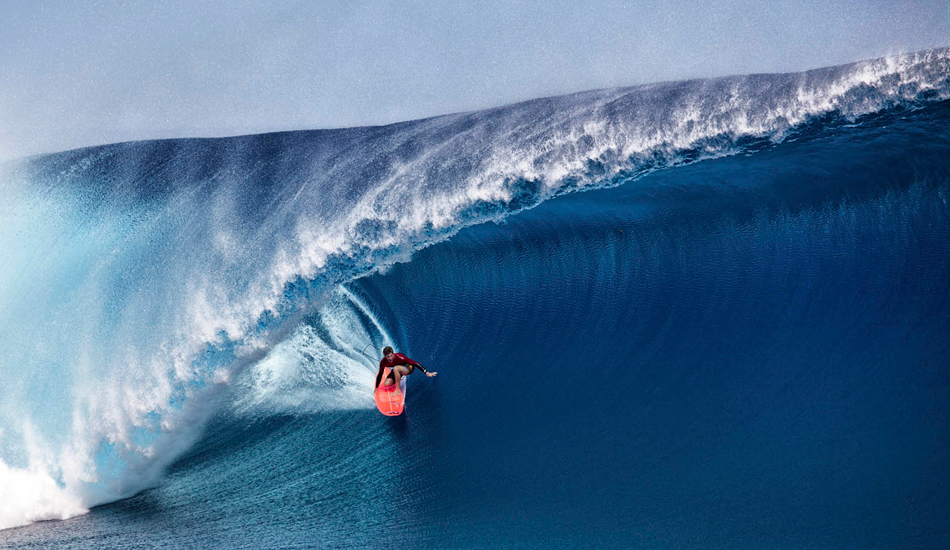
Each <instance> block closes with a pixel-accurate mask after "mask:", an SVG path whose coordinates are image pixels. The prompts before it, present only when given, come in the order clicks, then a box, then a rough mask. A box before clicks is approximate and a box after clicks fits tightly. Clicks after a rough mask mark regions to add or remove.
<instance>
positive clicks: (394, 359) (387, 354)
mask: <svg viewBox="0 0 950 550" xmlns="http://www.w3.org/2000/svg"><path fill="white" fill-rule="evenodd" d="M386 367H390V368H392V369H393V370H392V372H390V373H389V376H387V377H386V380H384V381H383V385H385V386H391V385H393V384H395V385H396V393H397V394H398V393H400V392H399V380H401V379H402V377H403V376H409V375H410V374H412V373H413V371H415V370H416V368H417V367H418V368H419V370H421V371H422V372H424V373H426V376H428V377H429V378H432V377H434V376H435V375H436V374H438V373H437V372H435V371H432V372H429V371H427V370H426V369H425V367H423V366H422V365H421V364H420V363H419V362H418V361H413V360H412V359H410V358H408V357H406V356H405V355H403V354H401V353H395V352H393V348H392V346H386V347H385V348H383V358H382V359H380V360H379V372H377V373H376V386H374V387H375V388H376V390H378V389H379V380H380V379H381V378H382V377H383V372H384V371H385V370H386ZM376 390H373V392H374V393H375V391H376Z"/></svg>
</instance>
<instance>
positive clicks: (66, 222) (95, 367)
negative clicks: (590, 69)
mask: <svg viewBox="0 0 950 550" xmlns="http://www.w3.org/2000/svg"><path fill="white" fill-rule="evenodd" d="M948 101H950V50H948V49H936V50H930V51H925V52H918V53H912V54H904V55H896V56H891V57H886V58H881V59H875V60H870V61H864V62H859V63H853V64H848V65H842V66H837V67H828V68H822V69H816V70H812V71H806V72H801V73H788V74H769V75H746V76H734V77H725V78H715V79H702V80H691V81H684V82H669V83H659V84H650V85H644V86H636V87H630V88H618V89H607V90H596V91H590V92H584V93H578V94H573V95H568V96H561V97H551V98H543V99H536V100H532V101H527V102H524V103H519V104H515V105H509V106H505V107H500V108H495V109H489V110H484V111H478V112H470V113H459V114H452V115H445V116H439V117H434V118H429V119H424V120H417V121H410V122H404V123H398V124H392V125H388V126H380V127H362V128H348V129H338V130H312V131H295V132H278V133H269V134H262V135H251V136H241V137H232V138H216V139H174V140H154V141H142V142H130V143H120V144H113V145H104V146H98V147H90V148H84V149H78V150H73V151H66V152H62V153H56V154H50V155H42V156H36V157H31V158H27V159H21V160H17V161H13V162H8V163H6V164H4V165H2V166H0V311H3V312H4V316H3V319H2V320H0V387H2V391H0V529H6V530H5V531H0V541H6V542H8V543H10V544H13V545H14V546H17V545H23V547H29V546H30V545H40V544H41V543H42V544H51V545H53V546H57V545H60V546H65V545H68V544H74V545H75V547H97V546H100V545H102V544H110V545H118V546H124V545H131V544H134V543H143V544H153V545H154V546H156V547H188V546H189V545H192V544H194V543H195V541H198V540H201V541H203V543H204V544H206V545H210V547H222V548H225V547H227V548H235V547H255V548H257V547H353V548H361V547H375V546H379V545H380V541H384V540H389V541H390V542H391V539H389V538H387V537H389V536H390V535H388V534H387V533H391V532H392V531H393V530H394V527H393V526H392V524H391V523H390V519H391V517H390V513H391V512H390V510H389V509H388V508H387V507H386V506H382V505H380V504H379V503H380V501H386V502H390V503H397V504H396V505H393V507H397V506H398V507H405V508H407V512H406V513H405V514H404V516H403V517H404V519H405V522H406V523H405V526H404V529H403V530H401V531H400V530H396V531H397V533H400V534H399V535H398V537H401V538H398V539H397V540H396V543H397V545H401V546H403V547H432V546H443V547H444V546H450V547H465V548H479V547H536V546H538V545H543V544H552V543H555V544H556V543H562V544H567V545H571V544H573V545H575V546H579V547H585V546H590V547H637V546H642V547H650V548H652V547H671V546H672V547H697V548H698V547H707V548H708V547H733V548H734V547H740V546H746V545H747V546H748V547H752V548H761V547H829V546H832V547H864V548H867V547H877V546H880V547H895V545H896V546H902V545H907V546H908V547H940V546H941V545H942V544H943V543H946V542H948V541H950V528H948V526H947V525H946V523H945V521H944V522H943V523H941V520H940V518H944V520H945V518H946V517H947V516H946V514H947V513H948V512H950V499H948V497H947V496H946V495H947V494H950V492H947V491H944V490H943V489H946V488H948V483H947V481H946V479H945V478H943V476H941V472H944V471H946V470H945V468H947V467H950V443H948V442H950V377H948V374H947V365H950V344H948V338H947V336H946V335H947V334H950V332H948V331H947V329H950V244H948V243H950V223H948V221H950V206H948V202H947V200H948V197H950V177H948V174H950V161H948V160H947V159H950V151H948V149H950V145H948V144H950V125H948V121H950V103H948ZM384 345H393V346H395V347H396V348H397V350H400V351H404V352H407V353H408V354H409V355H410V356H413V357H416V358H417V359H419V360H420V361H422V362H423V363H424V364H426V365H427V366H429V367H432V368H434V369H435V370H439V371H440V377H439V379H438V382H431V383H430V382H429V381H428V380H426V379H421V380H420V379H410V381H409V384H410V390H409V397H410V399H409V401H408V403H407V410H408V411H409V412H408V413H407V416H408V418H402V419H398V420H397V421H395V422H399V423H393V422H394V421H391V420H390V419H385V418H383V417H381V416H380V415H379V414H378V413H376V411H375V410H374V408H373V401H372V384H373V380H374V378H375V372H376V362H377V361H378V359H379V356H378V354H379V350H380V349H381V348H382V346H384ZM413 378H414V377H413ZM476 396H481V397H480V398H476ZM301 453H307V454H306V455H305V458H304V457H303V456H302V455H301ZM902 503H903V504H902ZM908 503H909V504H908ZM103 505H105V506H103ZM902 505H903V506H908V507H910V509H911V510H912V512H913V513H907V514H906V516H905V514H904V513H903V512H898V511H897V509H898V507H899V506H902ZM96 507H99V508H96ZM90 510H91V512H90ZM911 516H912V517H911ZM45 520H68V521H56V522H47V521H45ZM37 522H39V523H37ZM173 526H177V527H174V528H173ZM182 526H184V527H182ZM252 526H253V527H252ZM14 528H17V529H14ZM172 530H176V533H177V535H175V536H177V537H180V538H174V537H171V536H170V534H169V533H170V532H171V531H172ZM71 537H72V538H71ZM75 537H78V538H76V539H75V540H74V538H75ZM70 541H72V542H70ZM77 541H78V542H77ZM104 541H109V542H104ZM143 541H146V542H143ZM147 541H151V542H147Z"/></svg>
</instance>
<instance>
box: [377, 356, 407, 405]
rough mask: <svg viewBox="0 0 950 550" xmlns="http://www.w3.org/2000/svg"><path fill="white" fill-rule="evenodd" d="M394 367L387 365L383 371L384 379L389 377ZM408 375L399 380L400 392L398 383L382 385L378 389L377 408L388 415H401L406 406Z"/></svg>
mask: <svg viewBox="0 0 950 550" xmlns="http://www.w3.org/2000/svg"><path fill="white" fill-rule="evenodd" d="M392 371H393V369H391V368H389V367H386V370H384V371H383V380H385V379H387V378H389V374H390V373H391V372H392ZM406 378H407V377H406V376H403V377H402V379H401V380H399V393H396V385H395V384H392V385H389V386H387V385H380V386H379V389H378V390H377V391H376V394H375V395H376V408H377V409H379V412H381V413H383V414H385V415H386V416H399V415H400V414H402V411H403V409H405V408H406Z"/></svg>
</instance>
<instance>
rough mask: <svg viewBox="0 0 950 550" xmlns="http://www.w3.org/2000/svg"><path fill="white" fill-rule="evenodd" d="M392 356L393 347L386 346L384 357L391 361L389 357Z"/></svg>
mask: <svg viewBox="0 0 950 550" xmlns="http://www.w3.org/2000/svg"><path fill="white" fill-rule="evenodd" d="M392 354H393V347H392V346H386V347H385V348H383V356H385V357H386V358H387V359H389V356H390V355H392Z"/></svg>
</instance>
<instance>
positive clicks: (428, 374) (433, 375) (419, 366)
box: [415, 363, 439, 378]
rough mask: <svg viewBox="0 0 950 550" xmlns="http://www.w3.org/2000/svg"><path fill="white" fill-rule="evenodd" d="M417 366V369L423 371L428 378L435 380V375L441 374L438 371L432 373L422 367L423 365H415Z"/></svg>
mask: <svg viewBox="0 0 950 550" xmlns="http://www.w3.org/2000/svg"><path fill="white" fill-rule="evenodd" d="M415 366H416V368H418V369H420V370H422V372H424V373H426V376H428V377H429V378H434V377H435V375H437V374H439V373H437V372H436V371H432V372H429V371H427V370H426V368H425V367H423V366H422V363H415Z"/></svg>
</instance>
